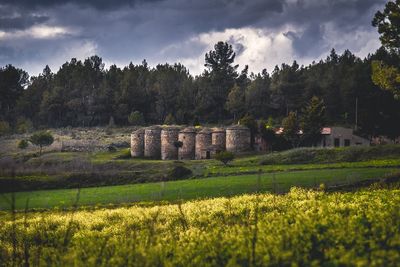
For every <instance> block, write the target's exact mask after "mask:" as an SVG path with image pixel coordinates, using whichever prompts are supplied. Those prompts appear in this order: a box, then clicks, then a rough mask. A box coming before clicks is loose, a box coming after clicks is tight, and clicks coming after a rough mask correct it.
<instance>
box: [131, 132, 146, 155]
mask: <svg viewBox="0 0 400 267" xmlns="http://www.w3.org/2000/svg"><path fill="white" fill-rule="evenodd" d="M143 155H144V129H139V130H136V131H134V132H133V133H132V134H131V156H132V157H133V158H139V157H143Z"/></svg>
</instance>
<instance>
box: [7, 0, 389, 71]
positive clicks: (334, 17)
mask: <svg viewBox="0 0 400 267" xmlns="http://www.w3.org/2000/svg"><path fill="white" fill-rule="evenodd" d="M385 2H386V0H131V1H129V0H65V1H61V0H0V66H4V65H6V64H10V63H11V64H13V65H16V66H18V67H20V68H23V69H25V70H27V71H28V72H29V74H30V75H37V74H38V73H40V72H41V71H42V69H43V67H44V66H45V65H46V64H48V65H49V66H50V67H51V69H52V70H53V71H57V70H58V69H59V67H60V66H61V64H63V63H64V62H66V61H69V60H70V59H71V58H72V57H76V58H78V59H84V58H86V57H88V56H91V55H94V54H97V55H99V56H101V57H102V58H103V60H104V61H105V63H106V66H109V65H111V64H117V65H118V66H121V67H122V66H125V65H127V64H128V63H129V62H131V61H132V62H133V63H140V62H142V60H143V59H146V60H147V61H148V62H149V64H150V65H151V66H154V65H156V64H157V63H165V62H169V63H174V62H181V63H183V64H184V65H185V66H186V67H188V68H189V70H190V72H191V73H192V74H199V73H201V72H202V71H203V69H204V54H205V53H206V52H207V51H209V50H210V49H212V47H213V45H214V44H215V43H216V42H218V41H228V42H230V43H231V44H232V45H233V47H234V49H235V51H236V53H237V59H236V62H237V63H238V64H240V68H242V67H244V65H246V64H248V65H249V67H250V70H251V71H254V72H259V71H261V70H262V69H263V68H267V70H268V71H271V70H273V68H274V66H275V65H276V64H279V65H280V64H281V63H283V62H287V63H290V62H292V61H293V60H297V61H298V62H299V63H301V64H308V63H311V62H312V61H313V60H319V59H320V58H325V57H326V56H327V54H328V53H329V51H330V50H331V49H332V48H333V47H334V48H335V49H336V50H337V51H339V52H342V51H343V50H344V49H350V50H351V51H352V52H353V53H355V54H356V55H358V56H361V57H364V56H366V55H367V54H368V53H370V52H374V51H375V50H376V49H377V48H378V47H379V40H378V34H377V32H376V29H375V28H373V27H372V26H371V20H372V17H373V15H374V14H375V12H376V11H377V10H379V9H382V7H383V6H384V4H385Z"/></svg>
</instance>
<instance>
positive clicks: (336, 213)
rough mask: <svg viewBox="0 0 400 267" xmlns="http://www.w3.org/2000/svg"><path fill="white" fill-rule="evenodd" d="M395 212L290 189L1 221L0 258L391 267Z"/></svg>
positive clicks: (383, 192) (370, 202)
mask: <svg viewBox="0 0 400 267" xmlns="http://www.w3.org/2000/svg"><path fill="white" fill-rule="evenodd" d="M75 195H76V191H74V195H71V198H73V199H75V198H76V196H75ZM81 195H82V192H81ZM399 205H400V193H399V190H398V189H376V190H373V189H369V190H362V191H359V192H348V193H336V194H329V193H325V192H323V191H317V190H315V191H312V190H304V189H300V188H292V189H291V190H290V192H289V193H288V194H282V195H274V194H256V195H242V196H238V197H231V198H216V199H207V200H197V201H192V202H187V203H183V204H168V205H165V204H164V205H154V206H150V207H146V206H139V205H133V206H126V207H120V208H115V207H114V208H97V209H96V208H94V209H89V210H84V209H83V210H75V209H73V210H71V211H67V212H65V211H64V212H63V211H62V210H50V211H47V212H28V213H27V214H25V215H24V214H23V213H22V212H21V214H18V213H17V214H16V215H15V214H13V215H11V214H10V215H8V216H2V217H1V219H0V220H1V221H0V224H1V225H2V227H1V228H0V236H2V239H1V241H0V242H1V243H0V244H1V246H0V255H2V262H3V264H4V265H6V266H9V265H10V266H11V265H13V264H15V265H18V266H23V265H35V264H38V265H50V266H88V265H90V266H92V265H93V266H94V265H96V266H98V265H102V266H103V265H121V266H122V265H123V266H158V265H166V266H203V265H207V266H227V265H229V266H286V265H294V266H337V265H340V266H397V265H398V262H399V260H400V253H399V250H398V240H399V239H400V233H399V230H398V227H397V226H398V225H399V224H400V218H399V215H398V207H399ZM14 215H15V217H14ZM252 244H253V245H252ZM13 247H14V249H13ZM38 251H40V253H38ZM271 251H273V253H271ZM328 252H329V253H328ZM171 255H173V256H171ZM267 255H268V256H267ZM25 263H26V264H25Z"/></svg>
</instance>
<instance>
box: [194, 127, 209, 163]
mask: <svg viewBox="0 0 400 267" xmlns="http://www.w3.org/2000/svg"><path fill="white" fill-rule="evenodd" d="M211 150H212V139H211V130H210V129H209V128H203V129H202V130H201V131H200V132H198V133H197V135H196V157H195V158H196V159H210V158H211Z"/></svg>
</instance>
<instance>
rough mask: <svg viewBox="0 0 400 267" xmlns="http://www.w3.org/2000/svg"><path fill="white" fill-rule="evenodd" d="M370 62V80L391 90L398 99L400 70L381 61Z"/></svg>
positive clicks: (399, 93) (399, 97) (399, 96)
mask: <svg viewBox="0 0 400 267" xmlns="http://www.w3.org/2000/svg"><path fill="white" fill-rule="evenodd" d="M371 64H372V77H371V78H372V81H373V82H374V83H375V84H376V85H378V86H379V87H381V88H382V89H385V90H387V91H390V92H392V93H393V95H394V97H395V98H396V99H400V70H399V69H398V68H396V67H393V66H388V65H386V64H385V63H383V62H382V61H372V63H371Z"/></svg>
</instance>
